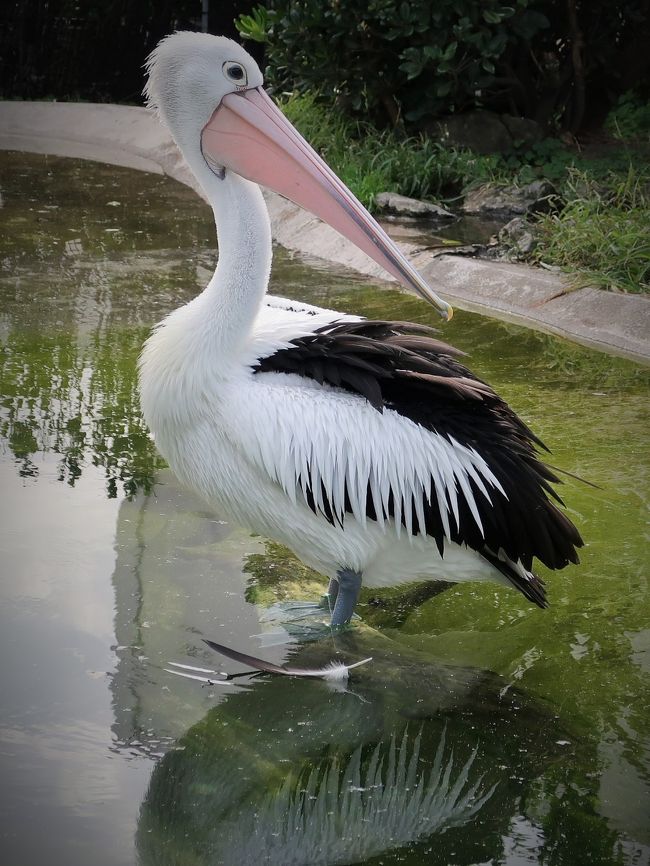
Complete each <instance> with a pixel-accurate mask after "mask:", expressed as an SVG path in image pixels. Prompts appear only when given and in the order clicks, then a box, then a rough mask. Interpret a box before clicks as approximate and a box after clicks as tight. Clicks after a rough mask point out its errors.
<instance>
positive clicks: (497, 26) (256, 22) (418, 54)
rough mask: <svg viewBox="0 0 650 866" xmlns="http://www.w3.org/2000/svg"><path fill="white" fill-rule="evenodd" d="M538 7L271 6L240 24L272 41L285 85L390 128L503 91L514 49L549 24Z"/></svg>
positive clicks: (342, 0)
mask: <svg viewBox="0 0 650 866" xmlns="http://www.w3.org/2000/svg"><path fill="white" fill-rule="evenodd" d="M529 2H530V0H516V7H517V8H515V7H514V6H509V5H505V4H504V3H503V2H501V0H484V2H483V3H477V2H476V0H437V2H435V3H432V2H431V0H402V2H395V0H364V2H361V0H268V2H267V6H266V8H264V9H262V8H258V9H256V10H255V11H254V13H253V14H252V15H250V16H242V17H240V18H239V20H238V22H237V25H238V29H239V32H240V34H241V35H242V36H244V38H248V39H255V40H257V41H266V44H267V60H268V62H269V72H270V78H271V81H272V82H273V83H274V84H275V85H276V87H278V88H284V87H289V88H290V89H292V90H293V89H295V88H297V89H298V90H319V91H320V92H321V93H322V94H323V95H324V96H325V97H326V98H330V99H336V100H337V101H338V103H339V104H342V105H343V106H344V108H345V109H347V110H348V111H349V113H352V114H354V113H362V114H363V115H364V116H366V117H368V118H370V119H372V120H374V121H375V122H379V123H380V124H381V125H385V121H386V118H388V119H390V121H391V123H392V124H393V125H395V124H397V122H398V121H399V120H400V119H401V118H402V117H403V118H405V119H406V120H407V121H410V122H422V121H425V120H426V119H428V118H432V117H435V116H437V115H439V114H443V113H446V112H449V111H460V110H462V109H463V108H466V107H467V106H470V105H475V104H477V103H480V102H481V98H482V95H483V94H485V93H488V92H491V91H493V90H495V89H496V88H498V87H500V86H501V85H500V84H499V83H498V80H497V79H498V76H497V74H496V64H497V62H498V61H499V60H500V58H501V57H502V55H503V54H504V52H505V50H506V48H507V47H508V45H509V43H511V42H513V41H515V40H517V39H520V38H521V34H522V33H523V34H525V35H526V36H527V37H528V36H530V35H532V34H533V33H535V32H537V30H539V29H540V28H543V27H545V26H547V25H548V21H547V19H546V18H545V16H544V15H543V14H541V13H539V12H537V13H534V14H530V15H529V14H528V13H527V10H526V7H527V6H528V3H529Z"/></svg>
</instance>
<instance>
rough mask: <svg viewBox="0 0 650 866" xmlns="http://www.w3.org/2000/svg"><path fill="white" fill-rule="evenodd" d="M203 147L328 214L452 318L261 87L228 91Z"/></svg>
mask: <svg viewBox="0 0 650 866" xmlns="http://www.w3.org/2000/svg"><path fill="white" fill-rule="evenodd" d="M201 148H202V151H203V155H204V157H205V159H206V161H207V162H208V164H209V165H211V166H218V167H225V168H227V169H230V170H232V171H234V172H235V173H236V174H239V175H241V176H242V177H245V178H247V179H248V180H252V181H254V182H255V183H260V184H262V186H265V187H268V189H272V190H273V191H274V192H277V193H280V195H283V196H285V197H286V198H288V199H290V200H291V201H292V202H294V203H295V204H297V205H300V206H301V207H304V208H306V210H308V211H310V212H311V213H313V214H314V215H315V216H317V217H319V218H320V219H322V220H324V221H325V222H326V223H328V224H329V225H331V226H332V228H334V229H336V230H337V231H338V232H340V233H341V234H342V235H343V236H344V237H346V238H347V239H348V240H350V241H352V243H353V244H355V245H356V246H357V247H359V249H361V250H363V251H364V252H365V253H367V254H368V255H369V256H370V258H372V259H374V261H376V262H377V263H378V264H379V265H381V266H382V267H383V268H385V270H387V271H388V273H389V274H392V275H393V276H394V277H395V279H396V280H398V282H400V283H401V284H402V285H403V286H404V287H406V288H410V289H414V290H415V291H416V292H417V293H418V294H419V295H421V296H422V297H423V298H424V299H425V300H427V301H429V303H431V304H432V305H433V306H434V307H435V308H436V310H438V312H439V313H440V314H441V315H442V317H443V318H445V319H451V317H452V315H453V310H452V308H451V307H450V306H449V304H447V303H446V302H445V301H443V300H442V299H441V298H439V297H438V295H436V294H435V292H433V291H432V290H431V289H430V288H429V286H428V285H427V284H426V283H425V281H424V280H423V279H422V277H421V276H420V275H419V274H418V272H417V271H416V270H415V269H414V268H413V267H412V266H411V265H410V264H409V263H408V261H407V260H406V259H405V258H404V256H403V255H402V253H401V252H400V251H399V250H398V249H397V247H396V246H395V244H394V243H393V241H392V240H391V239H390V238H389V237H388V235H387V234H386V232H385V231H384V230H383V229H382V228H381V226H380V225H379V224H378V223H377V221H376V220H374V219H373V218H372V217H371V216H370V214H369V213H368V211H367V210H366V209H365V208H364V206H363V205H362V204H361V203H360V202H359V201H358V200H357V199H356V198H355V197H354V196H353V195H352V193H351V192H350V190H349V189H348V188H347V187H346V186H345V185H344V184H343V183H342V182H341V181H340V180H339V179H338V177H337V176H336V175H335V174H334V172H333V171H332V170H331V168H330V167H329V166H328V165H327V164H326V163H325V162H324V161H323V160H322V159H321V158H320V157H319V156H318V154H317V153H316V151H315V150H314V149H313V148H312V147H310V146H309V145H308V144H307V142H306V141H305V139H304V138H303V137H302V136H301V135H300V133H299V132H298V131H297V130H296V129H294V127H293V126H292V125H291V124H290V123H289V121H288V120H287V119H286V117H285V116H284V115H283V114H282V112H281V111H280V109H279V108H277V106H276V105H275V103H274V102H272V100H271V99H270V97H269V96H267V94H266V93H265V92H264V91H263V90H262V89H261V88H259V87H258V88H254V89H251V90H243V91H239V92H238V93H229V94H227V95H226V96H224V98H223V99H222V101H221V103H220V105H219V107H218V108H217V110H216V111H215V112H214V114H213V115H212V117H211V118H210V120H209V121H208V123H207V124H206V125H205V127H204V128H203V132H202V134H201Z"/></svg>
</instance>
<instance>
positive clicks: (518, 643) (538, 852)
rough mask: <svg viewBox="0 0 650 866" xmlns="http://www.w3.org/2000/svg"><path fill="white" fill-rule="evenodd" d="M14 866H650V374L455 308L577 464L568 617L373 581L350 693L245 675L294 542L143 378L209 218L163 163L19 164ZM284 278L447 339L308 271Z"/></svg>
mask: <svg viewBox="0 0 650 866" xmlns="http://www.w3.org/2000/svg"><path fill="white" fill-rule="evenodd" d="M0 168H1V190H2V205H3V206H2V209H1V210H0V218H1V220H2V224H3V228H2V233H1V237H0V249H1V253H0V298H1V304H0V346H1V349H2V356H1V362H0V395H1V396H0V443H1V444H0V479H1V491H2V493H1V497H0V514H1V517H0V578H1V585H0V599H1V604H0V641H1V647H2V660H3V665H2V703H1V710H0V714H1V719H0V724H1V727H0V740H1V745H0V778H1V779H2V783H3V785H2V787H3V794H2V797H3V801H4V802H3V807H2V809H1V810H0V861H1V862H2V863H7V864H21V866H32V864H41V863H44V862H49V863H53V864H59V863H60V864H66V866H81V864H84V866H86V864H87V863H89V862H92V863H93V864H94V866H104V864H105V866H122V864H124V866H127V864H133V863H136V862H137V863H140V864H143V866H154V864H155V866H165V864H170V866H171V864H174V866H203V864H221V863H223V864H231V863H237V864H240V866H242V864H249V863H256V864H258V863H266V862H269V863H274V864H285V866H288V864H335V863H336V864H349V863H367V864H375V866H379V864H393V863H406V864H413V866H415V864H423V863H427V864H436V866H448V864H463V866H464V864H509V866H515V864H524V863H544V864H553V866H560V864H561V866H578V864H648V863H650V602H649V595H648V564H647V561H648V557H647V534H646V533H647V511H646V498H647V491H648V485H647V466H648V412H647V404H648V384H649V382H648V378H649V377H648V371H644V370H641V369H639V368H637V367H635V366H634V365H632V364H630V363H628V362H626V361H622V360H619V359H616V358H610V357H608V356H606V355H602V354H597V353H594V352H590V351H588V350H586V349H583V348H580V347H576V346H573V345H570V344H568V343H565V342H562V341H560V340H557V339H555V338H551V337H548V336H545V335H542V334H537V333H534V332H531V331H527V330H523V329H520V328H516V327H514V326H510V325H504V324H500V323H498V322H494V321H489V320H487V319H483V318H480V317H478V316H473V315H470V314H466V313H462V312H460V311H459V312H458V313H457V316H456V318H455V319H454V321H453V322H452V323H451V324H450V325H449V326H445V336H446V337H447V338H448V339H449V341H450V342H452V343H455V344H456V345H458V346H459V347H460V348H462V349H464V350H465V351H467V352H468V353H469V354H470V363H471V366H473V368H474V369H475V370H476V371H477V372H478V373H479V374H480V375H481V376H482V377H484V378H486V379H488V380H489V381H490V382H491V383H492V384H494V385H495V386H496V387H497V388H498V389H499V390H500V391H501V392H502V393H503V395H504V396H505V397H506V398H507V399H508V400H509V401H510V402H511V403H512V404H513V405H514V407H515V408H516V409H517V410H518V411H519V412H520V413H521V414H522V415H523V417H524V418H525V419H526V421H528V422H529V423H530V424H531V426H532V427H533V428H534V429H535V430H536V431H537V432H538V433H539V434H540V435H541V437H542V438H543V439H544V440H545V441H546V442H547V444H549V445H550V446H551V447H552V449H553V456H552V462H553V463H554V464H556V465H558V466H561V467H563V468H565V469H566V470H568V471H570V472H573V473H577V474H578V475H581V476H583V477H585V478H588V479H589V480H590V481H592V482H594V483H595V484H598V485H599V487H600V489H594V488H592V487H588V486H585V485H583V484H580V483H578V482H576V481H574V480H572V479H571V478H567V479H566V483H565V484H564V488H563V496H564V498H565V500H566V501H567V503H568V505H569V507H570V513H571V516H572V517H573V519H574V520H575V521H576V522H577V524H578V526H579V528H580V530H581V531H582V533H583V535H584V537H585V539H586V540H587V546H586V548H585V549H584V551H583V554H582V564H581V565H580V566H579V567H572V568H570V569H568V570H566V571H564V572H562V573H558V574H544V577H545V579H547V581H548V588H549V595H550V599H551V602H552V606H551V608H550V609H549V610H547V611H540V610H537V609H533V608H532V607H530V606H528V605H527V604H525V603H524V601H523V599H522V598H521V596H519V595H518V594H516V593H514V592H511V591H508V590H507V589H505V588H504V589H500V588H499V587H497V586H496V585H494V586H492V585H489V586H488V585H482V586H468V585H465V586H463V587H455V586H454V587H451V588H450V589H447V590H446V591H445V592H442V593H441V594H439V595H436V596H435V597H433V598H426V596H425V595H424V594H423V593H422V592H421V590H420V589H417V588H416V589H408V588H406V589H403V590H402V592H400V593H397V592H391V593H388V594H384V595H380V594H378V593H372V594H371V593H368V592H366V593H365V594H364V595H363V597H362V604H361V605H360V608H359V612H360V613H361V616H362V620H363V623H362V624H358V625H357V627H356V628H355V629H353V630H352V631H351V632H350V633H349V634H348V635H346V637H345V639H344V641H343V645H342V647H341V649H342V652H343V653H344V654H345V655H346V657H348V658H350V659H351V658H356V657H360V656H361V654H363V655H372V656H373V657H374V661H373V663H372V664H371V665H368V666H366V667H365V668H360V669H359V670H358V672H356V675H354V676H353V677H352V679H351V681H350V684H349V688H348V690H347V691H345V690H343V691H340V690H339V691H332V690H331V689H330V688H328V686H327V685H326V684H324V683H322V682H320V681H314V682H309V681H301V680H290V679H286V678H281V679H273V678H270V677H268V676H262V677H252V678H251V677H244V678H240V679H236V680H234V681H233V682H232V683H231V684H229V685H215V686H213V687H202V686H201V685H200V684H198V683H195V682H191V681H188V680H183V679H178V678H176V677H174V676H172V675H171V674H169V673H167V672H166V671H165V667H166V666H167V664H168V662H170V661H176V662H180V663H185V664H192V665H196V666H203V667H210V668H212V667H216V668H217V669H219V670H221V669H223V670H227V671H229V672H238V671H241V670H243V668H241V667H240V666H238V665H236V664H235V663H232V662H229V661H227V660H223V659H221V658H219V657H218V656H216V655H214V654H213V653H211V652H210V651H209V650H208V649H207V648H206V647H205V645H204V644H203V643H202V641H201V638H202V637H203V636H206V637H212V638H213V639H216V640H218V641H220V642H223V643H226V644H230V645H233V646H237V647H239V648H240V649H249V650H251V651H254V652H257V653H259V654H264V655H265V656H266V657H267V658H269V659H271V660H275V661H281V660H283V659H284V658H285V657H287V655H288V653H289V651H290V650H291V653H292V654H293V656H294V657H295V659H296V661H297V662H298V663H301V664H311V663H316V662H317V663H322V662H324V661H326V660H327V659H328V658H330V657H331V655H332V652H333V647H332V646H331V645H324V644H309V645H304V646H302V647H301V646H293V647H290V648H288V647H286V646H284V647H283V646H272V647H268V648H265V649H260V648H259V645H258V644H257V643H256V641H257V639H256V638H254V637H251V636H253V635H256V634H258V633H259V632H261V631H262V628H263V626H262V625H261V624H260V621H259V619H260V612H261V611H262V610H263V608H264V606H265V605H267V604H269V603H270V602H272V601H273V600H274V599H275V598H279V597H283V596H286V595H289V596H292V595H297V594H300V593H302V594H307V595H310V596H311V597H316V596H317V594H318V592H319V591H320V589H321V587H322V581H319V578H318V576H316V575H314V574H312V573H310V572H308V571H307V570H306V569H304V567H302V566H301V565H300V564H299V563H298V562H296V561H295V560H293V559H292V557H291V556H290V555H289V554H288V553H287V551H286V550H283V549H281V548H279V547H278V546H276V545H274V544H272V543H269V542H267V541H266V540H265V539H262V538H254V537H251V535H250V534H249V533H248V532H247V531H246V530H245V529H242V528H240V527H238V526H235V525H232V524H231V523H230V522H228V521H227V519H225V517H224V516H223V515H219V514H213V513H210V512H209V511H208V510H207V509H206V508H205V506H204V505H203V504H202V503H201V502H199V501H198V500H196V499H195V498H194V497H193V496H192V495H191V494H189V493H187V492H185V491H184V490H182V489H181V488H180V487H179V486H178V485H177V483H176V481H175V480H174V478H173V477H172V475H171V474H170V473H169V471H168V470H166V468H165V466H164V465H163V463H162V461H161V460H160V459H159V458H158V457H157V456H156V455H155V453H154V451H153V448H152V446H151V443H150V441H149V438H148V436H147V432H146V430H145V429H144V427H143V423H142V420H141V418H140V416H139V414H138V403H137V397H136V392H135V379H134V369H135V361H136V357H137V354H138V351H139V348H140V346H141V344H142V341H143V339H144V338H145V336H146V334H147V332H148V329H149V328H150V326H151V325H152V323H154V322H155V321H157V320H158V319H160V318H161V317H162V316H163V315H164V314H165V313H166V312H167V311H168V310H170V309H171V308H173V307H174V306H177V305H178V304H179V303H181V302H182V301H185V300H186V299H189V298H190V297H191V296H192V295H193V294H195V293H196V292H197V290H198V289H199V288H200V287H201V286H202V285H204V284H205V282H206V281H207V278H208V276H209V274H210V269H211V267H212V266H213V263H214V251H213V228H212V225H211V222H210V215H209V213H208V212H207V210H206V208H205V207H204V206H203V205H202V204H201V203H200V202H199V201H198V200H197V199H196V198H195V196H194V195H193V194H192V193H191V192H190V191H189V190H187V189H185V188H184V187H181V186H180V185H178V184H176V183H174V182H173V181H170V180H168V179H165V178H161V177H157V176H152V175H146V174H142V173H136V172H130V171H127V170H123V169H117V168H112V167H107V166H101V165H95V164H92V163H82V162H77V161H74V160H61V159H55V158H46V157H37V156H26V155H22V154H0ZM273 279H274V290H275V292H276V293H278V294H284V295H288V296H293V297H297V298H302V299H304V300H307V301H313V302H316V303H323V304H325V305H328V306H338V307H340V308H342V309H346V310H355V311H359V312H361V313H364V314H366V315H369V316H381V317H394V318H399V319H405V318H411V319H417V320H420V321H429V320H431V321H432V323H434V324H435V321H434V318H433V317H434V315H435V314H433V313H432V312H430V311H429V308H428V307H427V306H426V305H424V304H423V303H421V302H420V301H418V300H416V299H415V298H412V297H409V296H406V295H403V294H400V293H398V292H396V291H394V290H392V289H390V288H386V287H377V286H370V285H367V284H366V283H365V282H363V281H361V280H360V279H359V278H358V277H356V276H354V275H351V274H347V273H344V272H341V271H332V270H327V269H324V268H323V267H322V266H319V265H317V264H314V263H312V264H311V265H310V264H308V263H305V262H302V261H297V260H290V259H289V257H288V256H287V255H286V254H284V253H282V251H278V255H277V259H276V265H275V271H274V278H273Z"/></svg>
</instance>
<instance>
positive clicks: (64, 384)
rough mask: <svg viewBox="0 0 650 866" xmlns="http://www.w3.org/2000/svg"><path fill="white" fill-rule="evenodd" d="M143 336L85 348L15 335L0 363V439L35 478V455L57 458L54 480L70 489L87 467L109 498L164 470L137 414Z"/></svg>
mask: <svg viewBox="0 0 650 866" xmlns="http://www.w3.org/2000/svg"><path fill="white" fill-rule="evenodd" d="M142 339H143V334H142V332H141V331H139V330H136V331H133V332H126V331H121V332H120V331H117V332H115V331H109V332H107V333H106V334H104V335H102V336H101V337H98V338H97V339H96V341H95V345H94V347H93V348H92V350H91V349H83V348H81V347H78V346H77V345H75V341H74V340H73V339H72V338H71V337H70V336H69V335H67V334H55V335H52V336H49V337H47V338H45V337H43V336H39V335H34V334H32V333H30V332H27V333H25V332H13V333H12V334H10V335H9V338H8V340H7V342H6V344H5V352H4V354H3V358H2V361H0V381H1V382H2V392H3V397H2V401H1V406H2V414H1V416H0V435H2V436H3V437H4V438H6V439H7V441H8V444H9V448H10V450H11V451H12V452H13V454H14V456H15V458H16V460H17V461H19V462H20V464H21V466H20V472H21V473H22V474H29V475H35V474H36V472H37V469H36V467H35V465H34V463H33V462H32V461H31V455H33V454H34V453H35V452H36V451H51V452H54V453H55V454H58V455H60V461H59V467H58V475H59V479H60V480H61V481H66V482H67V483H68V484H70V485H71V486H73V485H74V484H75V482H76V481H77V479H78V478H79V476H80V475H81V473H82V469H83V466H84V464H85V463H86V462H88V461H91V462H92V463H93V464H94V465H95V466H101V467H103V468H104V471H105V473H106V485H107V492H108V495H109V497H113V496H115V495H116V494H117V488H118V484H120V483H121V484H122V485H123V487H124V491H125V493H126V494H127V495H132V494H133V493H135V491H136V490H137V489H138V488H139V487H142V488H144V489H145V490H148V489H149V488H150V487H151V483H152V478H153V472H154V469H155V468H156V467H157V466H159V465H162V461H161V460H160V458H159V457H157V456H156V454H155V449H154V446H153V443H152V442H151V440H150V438H149V435H148V433H147V430H146V428H145V426H144V422H143V421H142V418H141V416H140V414H139V409H138V397H137V391H136V383H135V360H136V357H137V353H138V351H139V347H140V345H141V344H142Z"/></svg>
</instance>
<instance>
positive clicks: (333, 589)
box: [327, 577, 339, 616]
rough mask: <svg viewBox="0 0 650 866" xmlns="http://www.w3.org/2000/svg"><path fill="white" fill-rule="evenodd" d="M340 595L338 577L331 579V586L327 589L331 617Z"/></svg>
mask: <svg viewBox="0 0 650 866" xmlns="http://www.w3.org/2000/svg"><path fill="white" fill-rule="evenodd" d="M338 594H339V582H338V580H337V578H336V577H332V578H330V585H329V586H328V587H327V603H328V604H329V608H330V616H331V615H332V614H333V613H334V607H335V605H336V598H337V596H338Z"/></svg>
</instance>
